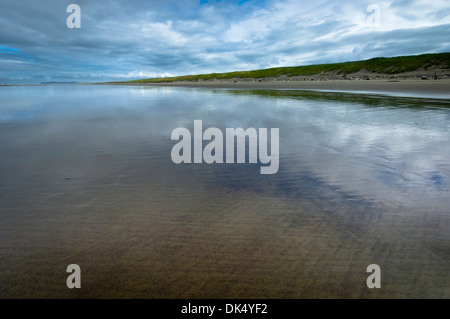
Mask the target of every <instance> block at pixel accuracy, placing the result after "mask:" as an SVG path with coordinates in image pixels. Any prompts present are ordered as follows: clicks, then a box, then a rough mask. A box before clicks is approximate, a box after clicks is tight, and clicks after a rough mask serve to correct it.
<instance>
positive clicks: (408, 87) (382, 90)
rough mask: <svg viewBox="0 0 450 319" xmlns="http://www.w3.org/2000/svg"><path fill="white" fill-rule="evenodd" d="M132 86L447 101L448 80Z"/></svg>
mask: <svg viewBox="0 0 450 319" xmlns="http://www.w3.org/2000/svg"><path fill="white" fill-rule="evenodd" d="M136 85H152V86H184V87H203V88H225V89H288V90H324V91H336V92H338V91H343V92H368V93H379V94H393V95H400V96H414V97H427V98H429V97H434V98H445V99H448V98H450V79H442V80H336V81H333V80H325V81H287V80H286V81H277V80H275V81H265V80H261V82H260V80H247V81H245V80H240V81H235V80H234V81H231V80H230V81H199V82H168V83H147V84H136Z"/></svg>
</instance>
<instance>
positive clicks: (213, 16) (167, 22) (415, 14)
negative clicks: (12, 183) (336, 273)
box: [0, 0, 450, 83]
mask: <svg viewBox="0 0 450 319" xmlns="http://www.w3.org/2000/svg"><path fill="white" fill-rule="evenodd" d="M71 3H75V4H78V5H79V6H80V8H81V28H80V29H75V28H74V29H69V28H68V27H67V25H66V20H67V17H68V16H69V15H70V13H67V12H66V9H67V6H68V5H69V4H71ZM370 4H376V5H377V6H378V7H377V8H379V9H380V10H379V13H380V20H379V21H380V23H379V25H377V23H376V19H374V18H375V15H374V14H376V13H375V12H376V11H377V10H375V11H371V12H367V8H368V6H369V5H370ZM371 15H372V18H370V17H369V16H371ZM368 18H369V21H368ZM436 52H450V1H449V0H433V1H431V0H407V1H406V0H400V1H374V0H368V1H364V0H361V1H344V0H343V1H336V0H335V1H328V0H314V1H303V0H247V1H246V0H222V1H219V0H177V1H175V0H168V1H167V0H166V1H162V0H158V1H153V0H128V1H125V0H123V1H119V0H102V1H92V0H39V1H36V0H16V1H11V0H0V83H1V82H6V83H40V82H44V81H79V82H95V81H107V80H125V79H137V78H145V77H160V76H171V75H183V74H198V73H211V72H227V71H236V70H250V69H259V68H268V67H276V66H293V65H306V64H313V63H329V62H343V61H349V60H359V59H368V58H372V57H379V56H398V55H411V54H421V53H436Z"/></svg>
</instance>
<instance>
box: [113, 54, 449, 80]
mask: <svg viewBox="0 0 450 319" xmlns="http://www.w3.org/2000/svg"><path fill="white" fill-rule="evenodd" d="M430 67H441V68H444V69H450V53H437V54H422V55H414V56H398V57H393V58H373V59H369V60H363V61H353V62H343V63H330V64H315V65H305V66H294V67H279V68H270V69H262V70H253V71H235V72H228V73H210V74H197V75H184V76H175V77H166V78H151V79H141V80H134V81H124V82H115V83H159V82H175V81H198V80H213V79H217V80H225V79H233V78H270V77H279V76H288V77H292V76H308V75H315V74H321V73H331V72H333V73H335V74H340V75H344V74H351V73H356V72H358V71H362V70H366V71H369V72H373V73H380V74H397V73H403V72H412V71H416V70H427V69H428V68H430Z"/></svg>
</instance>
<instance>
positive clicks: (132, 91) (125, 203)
mask: <svg viewBox="0 0 450 319" xmlns="http://www.w3.org/2000/svg"><path fill="white" fill-rule="evenodd" d="M22 89H23V90H27V91H26V92H25V91H22ZM16 90H18V92H17V93H16V94H13V93H10V94H11V100H12V101H21V100H20V98H22V99H23V101H22V104H19V106H21V105H24V106H23V107H24V109H25V110H28V105H30V104H31V102H30V101H40V102H39V103H40V104H37V105H36V106H34V109H37V111H36V113H33V115H34V117H31V116H30V115H29V113H25V114H24V117H23V118H21V117H19V116H18V115H16V117H12V115H10V116H9V117H8V118H14V119H16V121H17V122H14V121H12V122H7V123H6V122H5V123H4V124H3V125H2V126H1V127H0V132H1V133H2V134H0V150H1V151H2V154H3V155H2V157H1V160H0V177H1V178H0V180H1V183H0V298H449V297H450V288H449V287H450V277H449V276H448V274H449V271H450V267H449V265H450V245H449V243H450V237H449V236H450V231H449V225H450V222H449V221H450V218H449V214H448V204H447V201H446V200H447V198H448V189H447V188H446V187H447V186H448V182H447V179H446V176H448V173H447V172H448V169H447V167H448V165H447V164H446V163H447V159H448V156H447V154H448V152H446V151H445V150H446V148H445V144H444V145H443V147H440V148H439V149H438V148H435V147H433V145H434V144H431V146H428V147H426V151H427V152H428V151H429V152H430V153H431V152H434V153H437V154H434V155H433V156H430V157H427V156H422V158H424V159H427V158H428V160H429V161H432V162H436V163H437V164H438V166H437V167H441V168H440V169H439V172H437V171H435V169H433V170H432V171H433V175H432V178H434V179H432V180H431V181H432V182H433V185H434V186H435V187H434V188H433V190H434V191H435V192H436V193H437V195H439V196H441V197H439V196H438V197H436V201H437V202H438V203H439V204H441V205H436V206H432V205H431V204H430V203H429V202H426V201H425V200H424V198H419V199H418V200H419V201H420V202H422V206H421V207H418V205H412V206H405V205H402V201H401V199H402V198H397V197H396V196H394V195H393V192H392V191H390V190H391V189H392V188H389V189H387V190H388V191H389V192H388V194H386V195H385V196H384V197H385V198H384V200H382V201H380V200H375V199H373V198H371V197H369V196H363V194H364V193H363V192H354V191H352V188H345V187H344V186H343V185H340V183H338V184H337V185H336V184H334V183H332V182H330V181H329V180H327V179H326V177H328V176H329V175H330V174H328V173H327V171H326V168H328V167H331V168H333V171H337V172H347V175H348V177H349V178H353V176H354V178H355V180H356V181H360V180H361V178H362V176H364V175H362V174H361V173H363V172H358V171H357V170H355V169H354V166H355V165H354V163H353V162H352V160H353V159H354V160H355V161H357V162H362V163H363V165H362V167H365V168H367V169H370V165H369V160H368V157H369V156H365V157H364V156H363V157H361V156H360V157H356V158H354V156H353V155H352V154H354V153H355V154H359V153H358V148H357V147H356V146H357V145H358V139H357V138H353V139H351V138H350V139H348V140H345V143H344V144H347V143H348V145H349V146H350V147H351V148H350V150H349V149H347V148H342V149H340V148H339V147H337V146H336V145H334V146H333V145H331V144H326V143H327V142H326V141H328V135H327V134H325V135H324V132H323V130H324V129H325V128H330V126H331V125H332V124H333V123H335V122H343V123H344V124H345V128H346V129H351V131H352V132H353V133H355V132H359V131H360V129H359V126H356V127H354V128H353V129H352V126H351V125H350V124H351V123H352V119H357V120H358V122H361V121H362V120H363V118H364V116H369V115H371V116H374V115H376V114H379V113H384V112H386V113H387V114H386V118H387V119H383V120H380V123H384V122H387V120H388V119H389V120H392V121H394V122H393V123H394V124H396V123H399V124H398V125H406V124H408V123H409V122H412V124H411V126H412V127H413V128H414V130H419V128H417V127H416V126H415V124H414V121H418V122H421V121H419V119H423V123H422V122H421V123H419V124H421V125H425V124H426V123H428V122H431V123H432V124H431V126H432V127H434V126H435V125H438V126H440V127H441V129H440V130H441V131H442V132H443V134H444V133H445V132H447V131H446V129H445V127H446V124H447V123H448V121H447V120H445V119H446V116H447V114H446V113H445V109H444V110H441V113H440V112H438V111H437V110H435V109H431V110H428V109H425V110H423V109H421V108H419V107H416V106H414V105H412V106H411V107H413V108H412V109H411V110H410V109H408V108H405V105H409V104H408V102H407V101H403V102H402V105H403V106H402V107H401V108H398V109H397V108H392V109H386V108H385V107H383V106H381V107H380V106H374V107H372V108H369V106H370V105H371V104H370V103H369V102H370V101H368V102H367V104H365V106H360V107H357V108H354V107H352V106H348V107H347V108H345V107H344V106H346V105H347V104H348V102H338V101H335V100H334V98H332V99H331V97H330V99H331V100H329V101H328V104H329V106H328V107H329V109H328V111H327V110H324V111H323V113H316V111H319V110H323V109H324V108H326V105H327V101H326V100H325V99H322V100H319V101H316V102H315V103H312V102H311V101H313V100H309V99H300V100H295V99H289V98H284V99H280V98H278V99H277V98H273V97H270V96H268V97H265V95H263V96H258V95H256V96H253V95H249V94H244V93H245V92H239V93H237V94H235V95H233V94H230V93H226V92H222V90H216V91H218V92H210V91H213V90H190V89H174V88H150V87H141V88H137V87H136V88H135V87H133V88H130V87H122V88H119V87H106V88H103V87H99V86H76V87H73V88H64V87H34V88H32V89H31V91H30V88H20V90H19V89H18V88H15V89H14V90H13V91H11V92H15V91H16ZM33 92H34V94H33ZM118 92H122V93H118ZM24 93H27V94H24ZM68 93H71V94H72V97H71V99H67V96H68V95H69V94H68ZM264 93H268V91H264ZM284 93H288V92H284ZM323 95H324V96H325V97H326V96H328V95H330V94H323ZM19 97H20V98H19ZM38 97H39V98H38ZM39 99H40V100H39ZM347 99H351V97H347ZM49 101H51V102H52V104H51V105H50V102H49ZM66 101H69V102H70V103H73V104H70V103H69V104H67V105H66V104H65V103H64V102H66ZM80 101H81V102H83V103H80ZM376 101H377V100H376ZM233 103H234V104H233ZM275 103H278V105H277V107H275V108H274V104H275ZM282 103H288V105H285V106H284V107H283V105H282ZM308 103H312V104H308ZM334 103H341V104H336V105H335V104H334ZM354 103H356V102H354ZM216 104H217V105H220V108H217V109H211V106H212V105H216ZM330 104H331V105H330ZM124 105H125V106H124ZM308 105H309V106H308ZM382 105H389V101H385V102H383V103H382ZM391 105H392V103H391ZM39 106H41V107H42V108H40V107H39ZM50 106H51V107H50ZM83 106H84V107H85V108H83ZM25 107H27V108H25ZM44 107H47V109H45V108H44ZM233 107H235V109H233ZM17 108H18V106H15V107H14V110H16V109H17ZM256 108H258V109H259V110H262V111H261V112H255V109H256ZM230 109H232V110H233V112H230V113H221V112H227V111H228V110H230ZM302 109H303V110H304V109H308V110H310V111H308V112H304V111H302ZM333 109H334V110H336V109H339V110H341V111H342V112H343V114H342V117H339V116H338V115H339V113H331V110H333ZM58 112H59V113H58ZM71 112H74V113H73V114H72V113H71ZM311 112H312V113H311ZM354 112H356V113H357V116H356V117H352V116H351V114H352V113H354ZM402 112H403V113H402ZM326 113H331V119H330V121H329V122H326V121H325V122H324V123H322V124H323V125H322V124H321V123H317V122H314V121H315V119H321V120H326V116H325V114H326ZM411 113H412V115H414V117H411V116H412V115H411ZM13 114H16V113H13ZM308 114H309V115H310V116H308ZM430 114H431V115H433V116H431V115H430ZM440 114H441V115H440ZM200 116H202V118H203V119H205V121H206V119H208V123H211V125H216V124H219V123H222V121H225V120H226V121H229V120H232V121H239V119H242V118H245V119H247V120H248V119H252V122H250V123H251V124H250V125H258V123H262V122H260V121H259V117H258V116H261V117H262V118H263V119H264V120H266V121H269V120H270V121H273V120H276V121H277V122H275V123H274V124H273V125H281V124H283V125H284V128H285V130H284V131H288V132H292V133H293V134H289V137H290V136H293V137H292V138H291V139H288V140H287V142H288V143H286V144H282V146H283V147H282V148H281V149H282V150H283V152H282V158H281V161H282V166H281V169H280V172H279V173H277V174H276V175H275V176H271V177H268V176H262V175H260V174H259V172H258V169H255V167H254V166H251V165H250V166H246V165H243V166H240V165H231V166H227V165H206V164H205V165H176V164H174V163H172V162H171V160H170V155H169V154H170V150H171V147H172V145H173V143H172V142H171V141H170V138H169V137H170V132H171V130H172V129H173V128H175V127H178V126H180V125H186V123H191V122H192V120H193V119H195V118H200ZM395 116H397V117H398V120H393V118H394V117H395ZM441 116H442V117H441ZM5 118H6V117H5ZM19 119H20V120H21V121H19ZM374 119H376V117H371V118H370V120H369V119H367V120H366V122H367V123H373V121H374ZM27 121H29V122H27ZM227 123H228V122H227ZM232 123H236V125H245V123H241V122H232ZM263 123H266V124H267V125H268V126H269V127H272V124H271V123H272V122H263ZM373 125H377V124H376V123H375V124H373ZM217 126H218V125H217ZM299 127H300V128H301V130H300V131H296V130H295V128H299ZM302 128H304V129H302ZM385 129H386V128H384V127H380V131H384V130H385ZM330 132H331V133H332V134H333V135H338V134H339V133H340V130H338V129H336V128H330ZM405 132H406V133H405ZM405 132H403V134H405V135H410V134H411V133H408V131H405ZM423 132H424V134H425V135H430V136H431V137H430V138H432V139H436V137H435V136H434V135H433V134H431V133H432V131H430V130H429V129H427V130H424V131H423ZM331 133H330V134H331ZM304 134H311V137H304V139H303V140H302V139H301V136H302V135H304ZM445 134H446V133H445ZM445 134H444V137H445V138H446V137H447V135H445ZM375 135H378V134H375ZM400 135H401V134H400ZM319 136H324V139H323V141H322V140H320V139H318V137H319ZM285 137H286V136H285ZM313 137H314V138H313ZM411 138H414V143H413V144H412V145H413V146H417V145H424V146H426V145H428V144H420V143H419V142H420V141H418V138H417V137H416V136H415V135H411ZM388 139H389V140H392V138H390V137H389V138H388ZM282 141H283V140H282ZM302 141H303V142H311V144H302V143H300V144H297V142H302ZM401 141H403V140H401ZM438 142H439V141H438ZM316 144H318V146H320V147H319V149H318V151H317V152H314V153H313V156H312V157H311V158H312V159H308V157H306V158H305V157H304V156H306V155H307V153H308V152H310V151H312V150H314V146H315V145H316ZM403 144H404V143H400V145H403ZM362 145H363V146H364V145H366V143H362ZM377 145H378V144H376V143H372V144H371V146H372V147H376V146H377ZM386 145H389V144H386V143H381V144H379V145H378V146H384V147H383V148H382V150H381V151H380V150H377V151H376V153H375V154H376V155H379V156H382V155H385V156H383V158H379V159H377V160H376V161H375V163H377V164H379V165H377V166H376V172H378V174H377V175H376V176H377V177H379V178H383V177H385V178H387V180H386V184H385V185H386V187H388V186H390V185H392V184H396V183H399V182H400V181H399V180H401V182H402V183H401V184H400V185H399V189H400V191H401V193H402V194H404V195H405V196H406V197H408V196H409V193H408V192H407V190H409V188H411V187H413V188H414V187H418V188H419V190H420V191H421V192H422V193H424V196H425V195H426V194H428V193H431V189H429V188H426V187H424V186H423V185H421V184H420V183H418V181H420V179H418V180H415V179H412V176H408V175H403V174H401V172H399V171H398V170H396V169H395V168H396V166H395V165H393V163H395V162H396V158H397V156H395V155H397V152H400V150H399V149H398V147H397V144H394V146H393V147H392V150H390V149H389V148H386ZM331 146H333V147H331ZM414 150H416V149H414ZM416 151H417V150H416ZM342 152H344V154H340V153H342ZM413 153H414V154H419V153H415V152H413ZM362 154H366V153H362ZM369 154H372V153H369ZM401 154H403V153H400V155H401ZM338 155H343V156H344V159H345V162H346V163H347V164H348V165H339V160H338V159H339V156H338ZM403 155H404V156H406V155H405V154H403ZM439 155H441V156H442V157H443V159H442V161H440V160H439ZM404 156H400V158H404ZM415 156H419V155H415ZM370 158H372V156H370ZM373 158H375V159H376V158H377V157H376V156H373ZM302 163H303V164H302ZM312 163H319V168H320V169H319V170H318V171H314V170H312V167H311V164H312ZM403 163H404V164H405V163H407V161H403ZM352 167H353V169H352ZM408 167H409V166H408ZM415 167H416V166H412V169H413V168H415ZM427 167H428V166H425V168H422V171H426V168H427ZM430 168H433V166H430ZM412 169H411V170H412ZM320 172H322V173H323V175H324V176H321V175H320V174H319V173H320ZM420 172H421V171H418V170H415V169H414V175H417V174H416V173H420ZM438 173H440V174H441V175H439V174H438ZM383 174H387V176H385V175H383ZM397 176H398V177H399V178H398V179H397V178H396V177H397ZM404 176H406V177H408V178H407V179H404V178H403V177H404ZM369 177H370V176H364V177H363V178H365V183H367V184H368V183H370V182H369V181H370V180H368V178H369ZM338 181H340V182H342V181H343V178H342V176H341V177H340V178H339V179H338ZM383 181H384V180H383ZM357 186H358V184H356V186H355V187H357ZM400 186H401V187H400ZM394 189H395V188H394ZM427 198H428V200H430V198H431V200H432V201H434V197H427ZM405 200H406V201H408V198H406V199H403V202H404V201H405ZM408 202H409V201H408ZM73 263H76V264H78V265H80V267H81V271H82V281H81V286H82V288H81V289H68V288H67V287H66V279H67V276H68V274H67V273H66V267H67V265H69V264H73ZM373 263H375V264H379V265H380V267H381V271H382V274H381V285H382V288H381V289H368V288H367V286H366V278H367V276H368V274H367V273H366V267H367V266H368V265H369V264H373Z"/></svg>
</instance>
